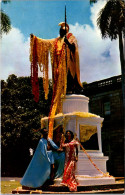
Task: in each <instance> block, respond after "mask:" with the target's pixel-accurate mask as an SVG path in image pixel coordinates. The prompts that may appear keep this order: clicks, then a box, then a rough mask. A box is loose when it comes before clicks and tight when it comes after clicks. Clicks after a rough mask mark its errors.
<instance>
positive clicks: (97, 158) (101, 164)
mask: <svg viewBox="0 0 125 195" xmlns="http://www.w3.org/2000/svg"><path fill="white" fill-rule="evenodd" d="M87 153H88V155H89V156H90V157H91V159H92V161H93V162H94V164H95V165H96V166H97V168H99V169H100V170H101V171H102V172H103V173H106V172H107V170H106V161H107V160H108V157H107V156H103V153H100V152H92V151H91V152H90V151H87ZM97 168H96V167H95V166H94V165H93V164H92V163H91V161H90V160H89V159H88V157H87V156H86V154H85V153H84V152H83V151H80V152H79V154H78V161H77V163H76V172H75V173H76V175H89V176H91V177H92V176H96V175H99V174H101V173H100V172H99V171H98V170H97Z"/></svg>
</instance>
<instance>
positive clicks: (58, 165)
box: [48, 138, 65, 178]
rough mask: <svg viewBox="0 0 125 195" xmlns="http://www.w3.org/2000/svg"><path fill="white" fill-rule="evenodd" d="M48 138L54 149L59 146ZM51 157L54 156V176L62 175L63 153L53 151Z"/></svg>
mask: <svg viewBox="0 0 125 195" xmlns="http://www.w3.org/2000/svg"><path fill="white" fill-rule="evenodd" d="M48 140H49V142H50V144H51V146H52V147H53V148H54V149H58V148H59V147H58V146H57V145H56V144H55V143H54V142H53V141H52V140H51V139H50V138H49V139H48ZM53 157H54V166H55V178H58V177H60V176H62V174H63V171H64V164H65V153H64V152H57V151H53Z"/></svg>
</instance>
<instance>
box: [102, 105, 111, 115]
mask: <svg viewBox="0 0 125 195" xmlns="http://www.w3.org/2000/svg"><path fill="white" fill-rule="evenodd" d="M110 114H111V110H110V102H104V116H109V115H110Z"/></svg>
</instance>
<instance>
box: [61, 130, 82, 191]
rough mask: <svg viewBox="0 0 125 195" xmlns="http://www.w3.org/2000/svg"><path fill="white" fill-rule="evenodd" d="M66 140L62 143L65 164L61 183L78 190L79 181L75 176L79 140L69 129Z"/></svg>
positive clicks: (72, 189)
mask: <svg viewBox="0 0 125 195" xmlns="http://www.w3.org/2000/svg"><path fill="white" fill-rule="evenodd" d="M65 137H66V140H65V143H63V144H62V147H63V148H64V150H65V166H64V174H63V179H62V182H61V184H62V185H65V186H68V188H69V190H70V191H75V192H76V191H77V186H78V182H77V180H76V178H75V168H76V162H77V161H78V144H79V143H78V142H77V141H76V140H74V139H73V138H74V135H73V132H72V131H70V130H68V131H66V134H65Z"/></svg>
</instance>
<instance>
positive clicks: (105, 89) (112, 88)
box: [83, 76, 124, 177]
mask: <svg viewBox="0 0 125 195" xmlns="http://www.w3.org/2000/svg"><path fill="white" fill-rule="evenodd" d="M83 94H84V95H86V96H87V97H89V98H90V101H89V112H91V113H93V114H97V115H99V116H101V117H103V118H104V122H103V126H102V151H103V153H104V155H105V156H108V157H109V160H108V162H107V171H108V172H109V173H110V174H111V175H113V176H116V177H121V176H124V118H123V98H122V83H121V76H115V77H111V78H108V79H105V80H101V81H97V82H93V83H90V84H86V85H84V92H83Z"/></svg>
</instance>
